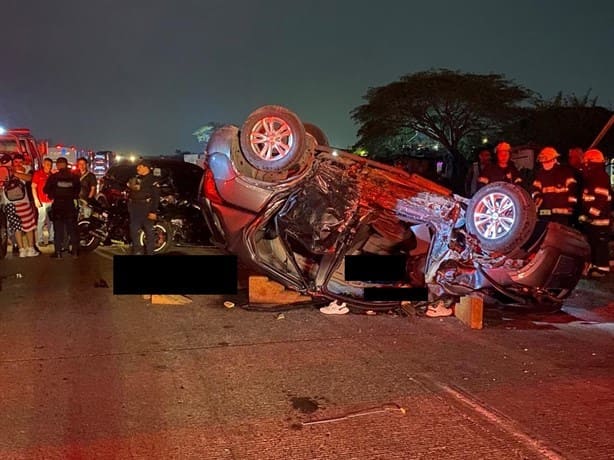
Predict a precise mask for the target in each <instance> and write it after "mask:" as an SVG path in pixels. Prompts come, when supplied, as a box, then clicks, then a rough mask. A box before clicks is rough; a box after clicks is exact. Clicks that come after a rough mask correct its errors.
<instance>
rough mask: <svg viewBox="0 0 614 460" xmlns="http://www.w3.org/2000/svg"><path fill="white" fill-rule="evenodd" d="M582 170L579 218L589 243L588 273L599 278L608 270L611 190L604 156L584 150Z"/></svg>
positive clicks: (593, 151) (598, 152)
mask: <svg viewBox="0 0 614 460" xmlns="http://www.w3.org/2000/svg"><path fill="white" fill-rule="evenodd" d="M583 163H584V167H583V169H582V197H581V200H580V217H579V221H580V222H581V223H583V224H584V231H585V234H586V238H587V240H588V243H589V245H590V246H591V268H590V270H589V276H593V277H601V276H605V275H607V274H608V273H609V272H610V257H609V251H608V242H609V236H610V235H609V233H610V212H611V206H612V189H611V187H610V179H609V178H608V175H607V173H606V172H605V157H604V156H603V153H601V152H600V151H599V150H597V149H590V150H587V151H586V152H585V153H584V158H583Z"/></svg>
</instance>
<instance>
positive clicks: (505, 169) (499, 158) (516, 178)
mask: <svg viewBox="0 0 614 460" xmlns="http://www.w3.org/2000/svg"><path fill="white" fill-rule="evenodd" d="M511 150H512V147H511V146H510V144H508V143H507V142H500V143H499V144H497V147H496V148H495V155H496V161H495V163H493V164H490V165H488V166H486V168H484V171H482V174H480V176H479V177H478V184H477V185H478V189H480V188H482V187H483V186H485V185H486V184H492V183H493V182H509V183H510V184H515V185H522V177H520V172H519V171H518V168H516V165H514V163H513V162H512V161H510V153H511Z"/></svg>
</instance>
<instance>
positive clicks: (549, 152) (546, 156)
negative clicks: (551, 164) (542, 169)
mask: <svg viewBox="0 0 614 460" xmlns="http://www.w3.org/2000/svg"><path fill="white" fill-rule="evenodd" d="M559 156H560V155H559V152H557V151H556V149H555V148H554V147H544V148H543V149H542V151H541V152H539V155H537V161H539V162H540V163H545V162H546V161H552V160H554V159H556V158H557V157H559Z"/></svg>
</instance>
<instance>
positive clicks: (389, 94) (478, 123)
mask: <svg viewBox="0 0 614 460" xmlns="http://www.w3.org/2000/svg"><path fill="white" fill-rule="evenodd" d="M533 97H534V93H533V92H532V91H530V90H528V89H526V88H524V87H522V86H519V85H516V84H514V83H512V82H511V81H509V80H506V79H505V78H504V77H503V76H502V75H498V74H489V75H478V74H469V73H460V72H459V71H452V70H448V69H439V70H429V71H425V72H417V73H414V74H408V75H405V76H403V77H401V78H400V79H399V80H398V81H395V82H392V83H389V84H388V85H385V86H380V87H376V88H370V89H369V90H368V91H367V94H366V95H365V96H364V97H363V99H365V100H366V103H365V104H363V105H361V106H359V107H357V108H355V109H354V110H353V111H352V112H351V115H352V119H353V120H354V121H355V122H357V123H358V124H359V130H358V136H359V140H358V143H357V146H361V147H366V146H370V147H371V148H372V149H373V148H374V146H377V145H378V142H379V141H378V139H384V138H386V137H390V136H398V135H399V134H400V133H402V132H403V130H409V132H418V133H422V134H424V135H426V136H428V137H429V138H431V139H433V140H434V141H436V142H438V143H439V144H441V146H442V147H443V148H445V149H446V150H448V151H449V152H450V154H451V155H452V158H453V159H454V163H455V165H454V166H455V167H454V170H455V171H462V170H463V169H464V168H463V167H464V163H465V158H464V155H465V156H468V155H469V153H470V152H471V150H472V145H470V142H472V141H474V140H475V139H476V138H477V137H481V136H483V135H488V136H491V137H492V136H494V135H495V134H496V133H498V132H499V130H500V129H501V128H502V127H503V126H505V125H506V124H508V123H509V122H510V121H511V120H514V119H515V118H516V117H518V116H520V115H521V114H522V108H523V104H524V103H525V102H530V101H531V99H532V98H533ZM382 150H383V151H385V149H382Z"/></svg>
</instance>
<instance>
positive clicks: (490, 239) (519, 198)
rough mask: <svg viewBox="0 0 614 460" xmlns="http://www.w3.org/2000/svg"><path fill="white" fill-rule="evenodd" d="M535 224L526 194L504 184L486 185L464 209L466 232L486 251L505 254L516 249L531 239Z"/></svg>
mask: <svg viewBox="0 0 614 460" xmlns="http://www.w3.org/2000/svg"><path fill="white" fill-rule="evenodd" d="M497 211H499V212H497ZM536 221H537V213H536V209H535V204H534V203H533V200H532V199H531V197H530V196H529V194H528V193H527V192H526V191H525V190H524V189H522V188H521V187H518V186H516V185H513V184H509V183H507V182H494V183H492V184H488V185H486V186H485V187H483V188H481V189H480V190H478V191H477V192H476V194H475V195H474V196H473V197H472V198H471V201H470V202H469V205H468V206H467V215H466V222H467V229H468V230H469V232H470V233H471V234H473V235H474V236H475V237H477V239H478V240H479V242H480V245H481V247H482V249H484V250H486V251H492V252H500V253H503V254H508V253H511V252H513V251H515V250H516V249H519V248H520V247H521V246H522V245H523V244H524V243H526V242H527V241H528V239H529V238H530V237H531V234H532V233H533V229H534V228H535V223H536Z"/></svg>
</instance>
